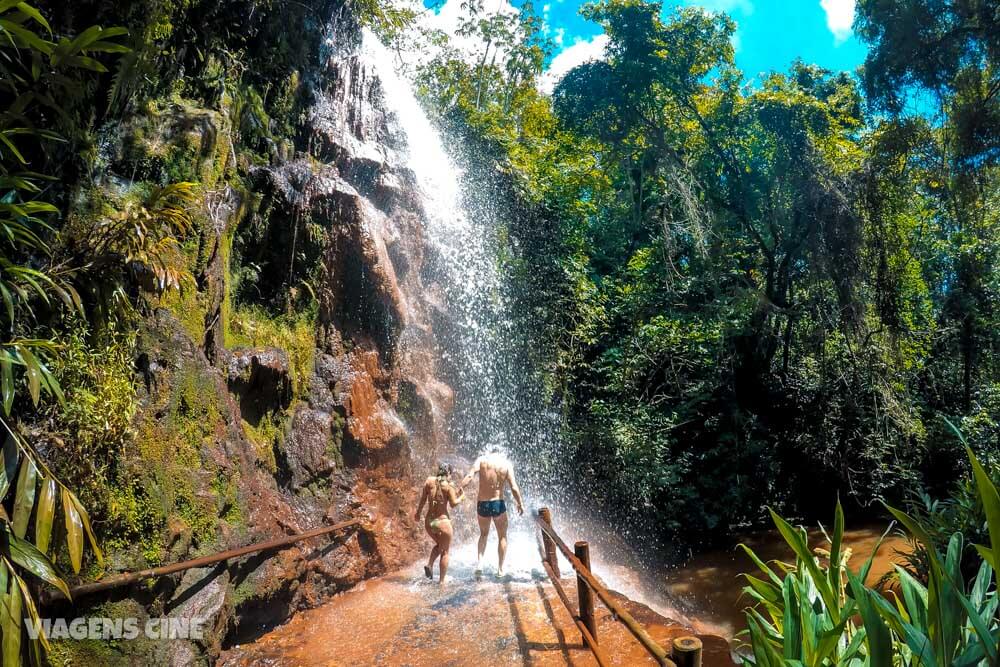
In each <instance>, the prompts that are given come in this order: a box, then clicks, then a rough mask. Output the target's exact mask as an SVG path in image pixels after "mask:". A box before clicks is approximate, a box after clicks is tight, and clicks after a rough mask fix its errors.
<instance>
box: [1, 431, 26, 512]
mask: <svg viewBox="0 0 1000 667" xmlns="http://www.w3.org/2000/svg"><path fill="white" fill-rule="evenodd" d="M0 457H2V458H3V460H2V461H0V500H2V499H3V498H4V497H5V496H6V495H7V489H8V488H10V483H11V482H13V481H14V474H15V473H16V472H17V464H18V462H19V461H20V460H21V451H20V450H19V449H18V448H17V443H16V442H14V436H13V435H12V434H10V433H8V434H7V438H6V439H5V440H4V443H3V449H2V450H0Z"/></svg>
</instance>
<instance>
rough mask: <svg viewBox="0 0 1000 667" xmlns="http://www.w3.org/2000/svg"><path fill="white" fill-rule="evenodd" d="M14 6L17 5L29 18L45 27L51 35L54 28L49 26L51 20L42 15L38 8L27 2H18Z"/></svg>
mask: <svg viewBox="0 0 1000 667" xmlns="http://www.w3.org/2000/svg"><path fill="white" fill-rule="evenodd" d="M14 6H15V7H17V9H18V11H20V12H22V13H24V14H25V15H26V16H27V17H28V18H30V19H31V20H33V21H35V22H36V23H38V24H39V25H41V26H42V27H43V28H45V29H46V30H47V31H48V32H49V34H50V35H51V34H52V28H51V27H50V26H49V22H48V21H46V20H45V17H44V16H42V14H41V13H40V12H39V11H38V10H37V9H35V8H34V7H32V6H31V5H29V4H28V3H27V2H18V3H17V4H16V5H14Z"/></svg>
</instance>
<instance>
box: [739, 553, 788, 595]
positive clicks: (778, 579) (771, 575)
mask: <svg viewBox="0 0 1000 667" xmlns="http://www.w3.org/2000/svg"><path fill="white" fill-rule="evenodd" d="M739 548H740V549H743V553H745V554H746V555H747V556H748V557H749V558H750V560H752V561H753V563H754V565H756V566H757V568H758V569H759V570H760V571H761V572H763V573H764V574H766V575H767V576H768V578H769V579H770V580H771V581H772V583H774V585H775V586H776V587H777V588H781V577H779V576H778V575H777V574H775V573H774V570H772V569H771V568H770V567H768V566H767V565H766V564H765V563H764V561H762V560H761V559H760V558H758V557H757V554H755V553H754V551H753V549H751V548H750V547H748V546H747V545H745V544H740V545H739Z"/></svg>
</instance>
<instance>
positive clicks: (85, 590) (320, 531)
mask: <svg viewBox="0 0 1000 667" xmlns="http://www.w3.org/2000/svg"><path fill="white" fill-rule="evenodd" d="M362 526H363V522H362V521H361V520H360V519H351V520H350V521H343V522H341V523H336V524H333V525H330V526H322V527H321V528H314V529H313V530H307V531H305V532H302V533H296V534H294V535H286V536H284V537H279V538H277V539H273V540H268V541H267V542H258V543H257V544H251V545H249V546H245V547H238V548H236V549H229V550H227V551H221V552H219V553H216V554H212V555H211V556H202V557H201V558H194V559H192V560H186V561H182V562H180V563H171V564H170V565H163V566H161V567H153V568H149V569H147V570H139V571H137V572H124V573H122V574H118V575H115V576H113V577H108V578H107V579H101V580H100V581H94V582H91V583H89V584H83V585H81V586H76V587H75V588H71V589H70V595H71V596H72V597H71V599H73V600H76V599H77V598H79V597H83V596H85V595H90V594H92V593H98V592H100V591H106V590H109V589H112V588H117V587H119V586H125V585H128V584H133V583H135V582H137V581H142V580H144V579H154V578H156V577H162V576H165V575H168V574H174V573H176V572H183V571H184V570H190V569H192V568H196V567H205V566H206V565H214V564H215V563H221V562H222V561H226V560H230V559H232V558H239V557H240V556H246V555H248V554H252V553H256V552H260V551H273V550H277V549H284V548H286V547H289V546H291V545H292V544H295V543H296V542H301V541H302V540H307V539H309V538H311V537H319V536H320V535H328V534H330V533H337V532H340V531H342V530H348V529H352V530H353V529H357V528H360V527H362ZM59 599H65V596H64V595H63V594H62V593H61V592H59V591H56V590H52V591H45V593H44V594H43V596H42V603H43V604H47V603H50V602H52V601H54V600H59Z"/></svg>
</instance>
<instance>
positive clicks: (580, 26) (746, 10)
mask: <svg viewBox="0 0 1000 667" xmlns="http://www.w3.org/2000/svg"><path fill="white" fill-rule="evenodd" d="M513 1H514V4H515V5H520V4H521V3H522V1H523V0H513ZM585 1H586V0H534V2H535V3H536V4H535V8H536V10H537V11H538V12H540V13H541V14H542V16H543V17H544V19H545V21H546V24H547V25H548V28H549V31H550V36H551V37H553V38H554V39H555V40H556V42H557V48H558V52H557V53H556V54H555V57H554V58H553V60H552V62H551V63H550V73H549V76H548V77H547V78H548V80H547V81H545V80H543V82H542V87H543V89H549V90H551V86H552V85H554V82H555V80H557V79H558V78H560V77H561V76H562V75H563V74H565V73H566V72H567V71H569V70H570V69H572V67H574V66H576V65H578V64H580V63H581V62H584V61H585V60H589V59H591V58H595V57H600V55H601V53H602V51H603V46H604V43H605V42H606V38H605V37H604V35H603V34H601V29H600V27H599V26H597V25H595V24H593V23H590V22H589V21H586V20H584V19H583V18H581V17H580V15H579V10H580V7H581V5H583V4H584V2H585ZM507 2H508V0H486V3H485V4H486V7H487V9H489V8H490V5H491V4H496V6H497V9H501V7H502V6H506V7H508V8H509V7H510V5H508V4H507ZM426 4H428V5H429V4H430V1H429V0H428V1H427V3H426ZM459 4H460V0H448V1H447V2H446V3H445V5H446V6H445V7H444V8H443V10H442V14H454V13H457V11H458V7H457V5H459ZM674 4H675V3H674V2H671V1H670V0H666V1H665V2H664V6H665V7H666V8H667V11H669V8H670V7H672V6H673V5H674ZM676 4H679V5H689V6H700V7H703V8H705V9H708V10H710V11H724V12H726V13H728V14H729V15H730V16H731V17H732V18H733V19H734V20H735V21H736V24H737V31H736V36H735V38H734V46H735V48H736V62H737V65H738V66H739V67H740V69H742V70H743V72H744V73H745V74H746V76H747V78H748V79H750V78H754V77H756V76H757V75H758V74H759V73H761V72H767V71H771V70H786V69H787V68H788V66H789V65H790V64H791V62H792V61H793V60H794V59H795V58H796V57H799V58H801V59H802V60H804V61H805V62H807V63H814V64H817V65H820V66H822V67H826V68H828V69H832V70H849V71H853V70H854V69H855V68H857V67H858V65H860V64H861V63H862V62H863V61H864V58H865V54H866V48H865V46H864V45H863V44H862V43H861V42H860V41H859V40H858V39H857V38H856V37H855V36H854V35H853V34H852V32H851V23H852V22H853V17H854V6H855V0H677V2H676ZM439 18H441V19H442V20H444V18H445V17H444V16H443V15H442V16H439Z"/></svg>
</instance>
